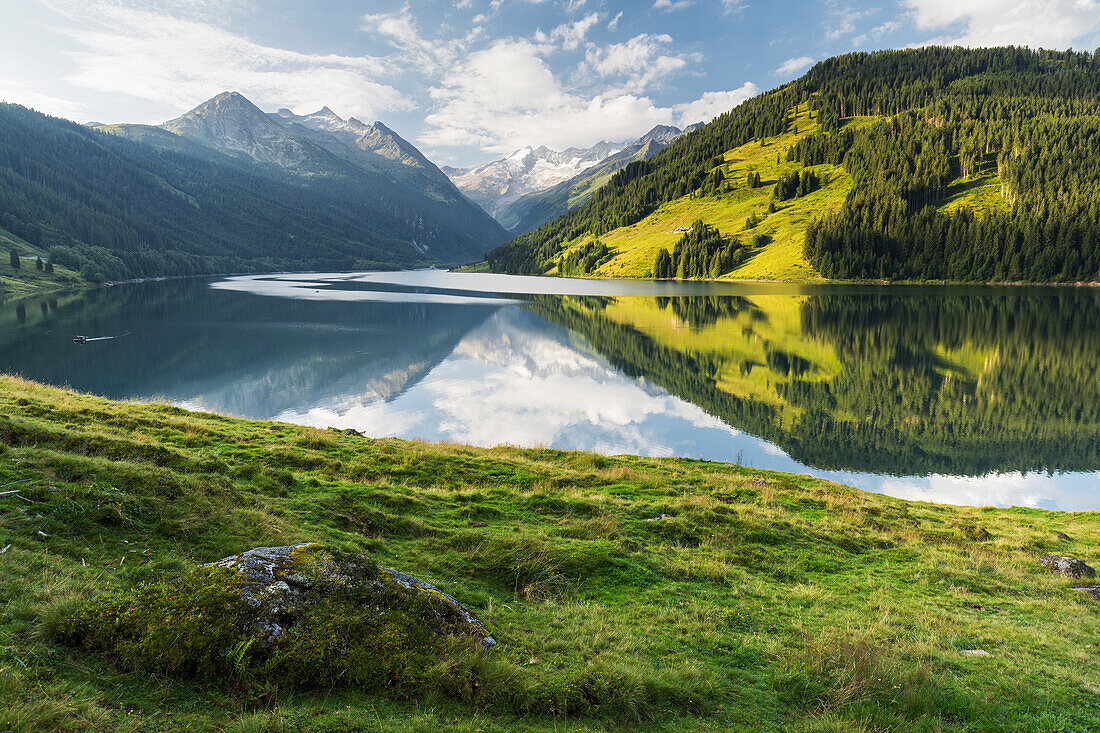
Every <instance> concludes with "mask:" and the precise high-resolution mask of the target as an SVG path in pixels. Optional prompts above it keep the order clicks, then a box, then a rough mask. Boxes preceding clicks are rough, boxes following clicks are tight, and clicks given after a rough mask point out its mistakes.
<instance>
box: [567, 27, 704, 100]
mask: <svg viewBox="0 0 1100 733" xmlns="http://www.w3.org/2000/svg"><path fill="white" fill-rule="evenodd" d="M671 43H672V37H671V36H669V35H665V34H657V35H650V34H648V33H642V34H641V35H638V36H635V37H634V38H631V39H630V40H629V41H626V42H625V43H612V44H611V45H609V46H606V47H604V48H600V47H598V46H595V45H592V46H589V47H588V50H587V52H586V53H585V63H586V64H587V66H588V68H589V69H591V70H592V71H593V72H594V73H595V74H597V75H598V76H601V77H616V78H620V79H622V85H621V88H620V89H619V90H620V91H624V92H637V93H640V92H644V91H645V90H646V89H647V88H648V87H649V86H650V85H651V84H654V83H656V82H658V81H661V80H663V79H664V78H665V77H667V76H668V75H670V74H672V73H675V72H677V71H679V70H681V69H683V68H684V67H685V66H687V63H688V61H687V59H686V58H685V57H683V56H672V55H669V54H665V53H662V49H663V48H665V47H666V46H668V45H669V44H671Z"/></svg>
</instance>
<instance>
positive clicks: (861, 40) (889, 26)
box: [852, 20, 901, 46]
mask: <svg viewBox="0 0 1100 733" xmlns="http://www.w3.org/2000/svg"><path fill="white" fill-rule="evenodd" d="M899 30H901V22H900V21H897V20H888V21H886V22H885V23H883V24H882V25H878V26H875V27H874V28H872V29H871V30H869V31H867V32H866V33H861V34H859V35H858V36H854V37H853V38H852V43H853V44H855V45H857V46H861V45H863V44H865V43H868V42H875V41H878V40H879V39H880V38H882V37H883V36H888V35H890V34H892V33H897V32H898V31H899Z"/></svg>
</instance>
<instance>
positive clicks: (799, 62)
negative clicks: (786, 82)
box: [774, 56, 814, 76]
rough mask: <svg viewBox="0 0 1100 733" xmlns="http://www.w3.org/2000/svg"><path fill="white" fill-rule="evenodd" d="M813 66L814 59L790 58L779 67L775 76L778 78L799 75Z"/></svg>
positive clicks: (806, 57)
mask: <svg viewBox="0 0 1100 733" xmlns="http://www.w3.org/2000/svg"><path fill="white" fill-rule="evenodd" d="M813 65H814V59H813V58H812V57H810V56H797V57H795V58H790V59H787V60H786V61H784V62H783V63H781V64H780V65H779V68H777V69H776V70H775V72H774V73H775V74H777V75H779V76H794V75H796V74H800V73H802V72H803V71H805V70H806V69H808V68H810V67H811V66H813Z"/></svg>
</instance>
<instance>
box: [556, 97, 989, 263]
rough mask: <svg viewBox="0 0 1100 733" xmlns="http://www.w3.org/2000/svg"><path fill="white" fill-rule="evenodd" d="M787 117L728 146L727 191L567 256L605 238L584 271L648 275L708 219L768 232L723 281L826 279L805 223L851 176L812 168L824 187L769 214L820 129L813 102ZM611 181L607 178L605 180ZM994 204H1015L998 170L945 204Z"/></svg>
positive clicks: (949, 207)
mask: <svg viewBox="0 0 1100 733" xmlns="http://www.w3.org/2000/svg"><path fill="white" fill-rule="evenodd" d="M788 118H789V123H788V126H787V130H786V131H785V132H783V133H782V134H779V135H776V136H774V137H769V138H765V139H764V140H761V141H759V142H757V141H753V142H750V143H746V144H745V145H742V146H740V147H737V148H733V149H731V150H728V151H726V153H725V154H724V155H723V162H722V163H721V164H720V165H717V166H714V167H713V168H710V169H709V171H708V173H712V172H714V171H721V173H722V175H723V177H724V181H725V184H724V190H722V191H721V192H720V193H703V192H702V191H699V192H693V193H691V194H689V195H686V196H681V197H680V198H678V199H675V200H673V201H670V202H668V203H665V204H662V205H661V206H660V207H658V208H657V210H656V211H654V212H653V213H652V214H650V215H649V216H647V217H645V218H644V219H642V220H641V221H639V222H637V223H636V224H630V225H628V226H624V227H619V228H617V229H613V230H612V231H610V232H608V233H606V234H602V235H600V236H599V237H596V236H593V235H591V234H586V235H582V236H580V237H577V238H576V239H573V240H571V241H570V242H569V243H568V245H567V246H566V247H565V248H564V249H563V250H562V254H563V256H568V255H569V253H570V252H572V251H576V250H579V249H580V248H583V247H585V246H587V245H590V244H592V243H593V242H596V241H600V242H603V243H604V244H606V245H607V246H608V247H610V248H611V250H612V252H613V255H612V256H611V257H610V258H608V259H606V260H605V261H603V262H601V263H600V264H599V265H598V266H597V267H595V268H594V269H593V270H592V271H591V272H589V273H587V274H585V275H582V277H585V276H587V277H613V278H649V277H652V276H653V262H654V259H655V257H656V255H657V251H658V250H659V249H661V248H664V249H667V250H669V251H671V250H672V249H673V247H674V246H675V244H676V240H677V239H679V238H680V236H681V235H680V234H679V233H677V232H676V231H674V230H675V229H676V228H677V227H688V226H691V224H692V222H694V221H696V220H702V221H704V222H706V223H707V224H709V225H711V226H716V227H718V230H719V231H721V232H722V233H723V234H724V235H727V236H734V237H738V238H740V239H742V240H745V241H748V240H751V239H752V238H753V237H754V236H756V235H763V236H764V237H766V243H762V244H760V245H758V246H755V247H753V249H752V251H751V254H750V256H749V258H748V260H747V261H746V262H744V263H743V264H741V265H740V266H739V267H737V268H736V269H734V270H733V271H732V272H730V273H727V274H725V275H723V276H722V279H749V280H779V281H789V282H816V281H823V280H824V278H823V277H822V276H821V275H820V274H819V273H818V272H817V271H816V270H815V269H814V267H813V265H811V264H810V263H809V261H808V260H807V259H806V256H805V254H804V252H803V244H804V242H805V238H806V225H807V224H808V223H809V222H810V221H811V220H812V219H814V218H816V217H819V216H821V215H822V214H824V213H828V212H834V211H837V210H838V209H839V208H840V207H841V205H842V204H843V203H844V199H845V197H846V196H847V195H848V193H849V192H850V191H851V189H852V177H851V175H850V174H849V173H848V171H846V170H845V169H844V168H843V166H836V165H817V166H812V167H811V168H810V169H811V170H812V171H813V172H814V173H815V174H816V175H817V176H818V177H819V178H820V179H821V187H820V188H819V189H818V190H816V191H814V192H812V193H810V194H808V195H806V196H802V197H798V198H794V199H790V200H787V201H783V202H777V203H776V210H775V211H774V212H769V203H771V201H772V191H773V188H774V187H775V184H776V183H777V182H778V181H779V179H780V178H782V177H783V176H784V175H787V174H790V173H791V172H793V171H799V170H803V169H804V168H805V166H803V165H802V164H800V163H798V162H797V161H790V160H788V159H787V158H788V151H789V150H790V149H791V148H792V147H793V146H794V145H795V144H796V143H797V142H798V141H799V140H802V139H804V138H807V137H810V136H813V135H815V134H820V132H821V128H820V125H818V124H817V120H816V118H815V116H814V113H813V111H812V109H811V107H810V104H809V103H806V104H803V105H799V106H798V107H797V108H792V109H791V110H790V111H789V115H788ZM877 119H880V118H875V117H853V118H848V119H845V120H844V121H843V123H842V125H841V129H844V130H849V131H853V132H854V131H858V130H860V129H865V128H866V127H868V126H869V125H871V124H873V123H874V122H875V121H876V120H877ZM750 174H756V175H759V176H760V183H759V185H758V186H756V187H753V186H751V184H750V181H749V179H748V176H749V175H750ZM606 182H607V179H606V178H605V179H604V180H603V181H601V182H600V184H601V185H603V184H605V183H606ZM589 195H591V192H589ZM989 207H997V208H1001V209H1007V208H1008V205H1007V203H1006V202H1005V201H1004V199H1003V198H1002V196H1001V183H1000V179H999V178H998V177H997V175H996V171H995V170H994V171H993V172H988V171H983V172H979V173H977V174H976V175H974V176H973V177H961V176H960V177H959V178H958V179H956V180H955V181H953V182H952V184H951V186H950V188H949V189H948V191H947V195H946V197H945V200H944V203H943V206H942V208H943V210H944V211H946V212H952V211H957V210H959V209H963V208H965V209H969V210H971V211H975V212H981V211H983V210H985V209H987V208H989ZM751 216H756V217H757V218H758V219H760V220H761V221H760V223H759V224H758V225H756V226H755V227H751V228H750V227H747V226H746V222H747V220H748V219H749V217H751ZM547 274H557V270H556V268H550V269H548V270H547Z"/></svg>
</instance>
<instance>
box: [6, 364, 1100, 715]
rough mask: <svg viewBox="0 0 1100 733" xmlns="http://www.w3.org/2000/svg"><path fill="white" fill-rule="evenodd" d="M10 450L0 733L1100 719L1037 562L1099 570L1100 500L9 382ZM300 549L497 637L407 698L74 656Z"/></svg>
mask: <svg viewBox="0 0 1100 733" xmlns="http://www.w3.org/2000/svg"><path fill="white" fill-rule="evenodd" d="M0 443H2V444H0V549H4V548H5V547H7V549H6V550H5V551H4V553H3V554H2V555H0V731H6V730H12V731H32V730H86V729H93V730H120V731H161V730H179V731H183V730H203V729H218V730H221V729H227V730H235V731H284V730H285V731H292V730H293V731H298V730H309V731H358V730H383V731H386V730H393V731H399V730H400V731H407V730H455V731H458V730H478V731H497V730H499V731H504V730H529V731H535V730H604V729H608V728H610V729H631V728H637V727H641V726H643V725H644V726H645V728H646V729H647V730H670V731H688V730H692V731H694V730H763V731H787V730H808V731H834V730H835V731H839V730H845V731H850V730H856V731H885V730H915V731H954V730H958V731H964V730H965V731H1021V730H1022V731H1091V730H1097V729H1100V676H1098V675H1097V670H1098V669H1100V644H1098V643H1097V642H1098V640H1100V635H1098V633H1097V631H1098V621H1100V604H1098V603H1097V602H1095V601H1093V600H1090V599H1089V597H1088V596H1087V595H1086V594H1084V593H1080V592H1075V591H1073V590H1071V586H1072V585H1074V582H1073V581H1071V580H1068V579H1065V578H1062V577H1060V576H1055V575H1052V574H1051V573H1049V572H1048V571H1047V570H1045V569H1043V568H1041V567H1040V566H1039V565H1038V564H1037V563H1036V558H1037V557H1038V556H1039V555H1042V554H1044V553H1059V554H1068V555H1074V556H1076V557H1080V558H1082V559H1084V560H1085V561H1086V562H1090V563H1091V564H1094V565H1095V564H1096V561H1097V560H1098V559H1100V519H1098V515H1097V514H1096V513H1094V512H1093V513H1077V514H1063V513H1056V512H1046V511H1040V510H1032V509H988V508H971V507H952V506H938V505H930V504H922V503H915V502H906V501H901V500H897V499H892V498H889V497H885V496H879V495H874V494H867V493H863V492H860V491H857V490H855V489H851V488H848V487H844V486H840V485H836V484H831V483H828V482H824V481H820V480H816V479H811V478H807V477H802V476H793V475H784V474H778V473H774V472H767V471H758V470H751V469H747V468H741V467H737V466H732V465H728V464H721V463H710V462H703V461H693V460H685V459H645V458H636V457H626V456H617V457H604V456H599V455H594V454H588V453H566V452H560V451H553V450H544V449H518V448H507V447H505V448H495V449H477V448H469V447H464V446H455V445H436V444H425V443H417V442H406V441H400V440H393V439H382V440H373V439H367V438H363V437H360V436H358V435H354V434H344V433H342V432H339V431H335V430H318V429H313V428H306V427H299V426H294V425H287V424H280V423H273V422H257V421H247V420H239V419H232V418H225V417H219V416H215V415H210V414H202V413H193V412H187V411H185V410H182V409H179V408H175V407H170V406H164V405H133V404H124V403H118V402H112V401H109V400H105V399H100V398H96V397H90V396H86V395H80V394H76V393H73V392H69V391H65V390H61V389H55V388H50V387H44V386H41V385H37V384H34V383H31V382H27V381H24V380H21V379H18V378H15V377H2V378H0ZM305 541H318V542H322V543H324V544H326V545H328V546H329V547H332V548H336V549H338V550H341V551H346V552H354V553H365V554H369V555H370V556H371V557H373V558H374V559H375V560H376V561H377V562H379V563H382V564H385V565H387V566H389V567H392V568H396V569H398V570H403V571H406V572H410V573H413V574H415V575H417V576H418V577H420V578H421V579H423V580H426V581H428V582H431V583H434V584H436V585H438V586H439V587H440V588H442V589H443V590H445V591H447V592H449V593H452V594H453V595H455V596H456V597H457V598H458V599H459V600H460V601H462V602H463V603H465V604H467V605H468V606H469V607H470V608H471V609H472V610H473V611H474V612H475V613H477V614H478V616H479V617H480V618H481V619H482V621H484V622H485V623H486V625H487V626H488V627H489V629H490V630H491V632H492V633H493V635H494V636H495V637H496V638H497V639H499V640H500V644H499V646H497V647H496V648H495V649H493V650H490V651H487V652H486V651H480V650H471V649H465V650H457V651H456V650H446V649H444V650H442V651H441V656H440V663H439V664H436V665H433V666H431V667H430V668H429V669H421V670H410V673H412V672H415V673H417V674H418V675H419V676H420V677H421V678H422V679H423V680H424V681H425V682H426V687H425V690H426V691H424V692H422V693H418V694H416V695H408V694H401V693H400V688H395V690H394V691H391V692H390V693H386V692H375V693H368V692H365V691H363V690H360V689H357V688H354V687H348V686H346V685H343V686H342V685H341V684H340V681H339V680H335V679H334V680H331V681H326V683H325V684H316V683H314V684H311V685H302V684H296V683H295V681H294V680H293V679H275V678H261V677H248V676H239V677H234V678H231V679H230V678H226V679H217V678H214V677H211V676H209V675H204V674H203V671H202V670H201V669H200V670H196V671H195V672H194V673H193V674H190V675H187V676H185V677H181V676H176V675H171V674H164V673H161V672H158V671H157V670H156V669H149V668H145V669H142V668H134V667H133V666H127V665H125V664H122V663H121V662H120V659H118V658H115V657H114V656H112V655H111V654H109V653H101V652H90V651H88V650H86V649H84V648H80V647H77V646H73V645H71V644H69V643H66V642H65V627H66V623H67V621H68V619H70V618H71V617H72V614H73V613H74V612H76V611H78V610H79V609H80V608H82V607H84V605H85V604H87V603H88V602H89V601H90V600H91V599H93V598H95V597H96V596H98V595H99V594H102V593H105V592H112V591H125V590H126V589H129V588H132V587H135V586H139V585H140V584H143V583H146V584H148V583H154V582H158V581H165V582H168V583H171V582H173V579H175V578H177V577H179V576H180V575H181V574H183V573H186V572H188V571H191V570H193V569H194V568H196V567H197V566H198V565H199V564H201V563H205V562H210V561H213V560H217V559H219V558H221V557H224V556H227V555H230V554H234V553H238V552H241V551H243V550H246V549H249V548H251V547H255V546H260V545H287V544H294V543H299V542H305ZM211 623H212V624H216V623H217V619H211ZM977 649H980V650H984V651H986V652H988V656H976V655H971V654H965V653H964V652H965V651H967V650H977ZM224 653H225V655H226V656H227V657H229V656H231V655H234V654H237V656H238V657H239V655H240V650H235V649H230V648H227V649H225V650H224Z"/></svg>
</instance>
